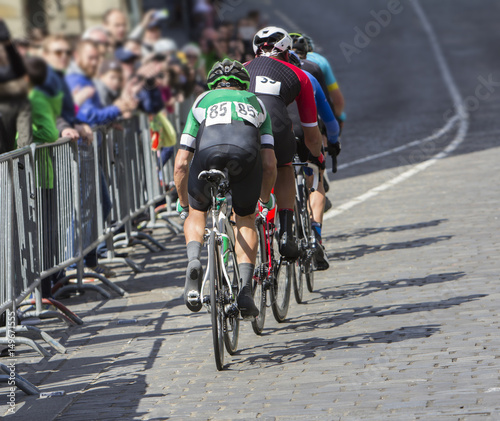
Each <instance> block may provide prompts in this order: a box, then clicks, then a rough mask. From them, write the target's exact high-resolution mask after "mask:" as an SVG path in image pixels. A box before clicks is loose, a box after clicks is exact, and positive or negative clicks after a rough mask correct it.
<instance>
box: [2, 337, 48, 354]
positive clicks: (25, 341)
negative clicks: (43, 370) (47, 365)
mask: <svg viewBox="0 0 500 421" xmlns="http://www.w3.org/2000/svg"><path fill="white" fill-rule="evenodd" d="M10 341H12V339H10ZM8 343H9V340H7V339H6V338H0V344H3V345H6V344H8ZM14 343H15V344H16V345H21V344H23V345H28V346H29V347H31V348H33V349H34V350H35V351H37V352H38V353H39V354H40V355H41V356H42V357H51V354H50V352H48V351H47V350H46V349H45V348H43V347H41V346H40V345H38V344H37V343H36V342H35V341H34V340H33V339H29V338H23V337H22V336H16V338H15V339H14Z"/></svg>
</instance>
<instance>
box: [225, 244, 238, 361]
mask: <svg viewBox="0 0 500 421" xmlns="http://www.w3.org/2000/svg"><path fill="white" fill-rule="evenodd" d="M228 254H229V256H228V259H227V263H225V265H226V272H227V275H228V277H229V281H230V282H231V285H232V287H233V294H236V291H238V290H239V285H238V284H239V279H238V278H237V271H236V269H235V267H234V266H235V265H236V259H235V257H234V250H231V251H229V252H228ZM223 285H224V288H223V291H224V297H227V298H228V300H227V303H235V302H236V295H235V296H230V291H229V288H228V286H227V285H226V283H225V282H224V283H223ZM227 303H226V304H227ZM238 316H239V314H238V313H236V314H235V315H228V314H225V315H224V345H225V346H226V351H227V352H228V354H229V355H234V354H235V353H236V351H237V349H238V337H239V333H240V319H239V317H238Z"/></svg>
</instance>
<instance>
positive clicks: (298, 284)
mask: <svg viewBox="0 0 500 421" xmlns="http://www.w3.org/2000/svg"><path fill="white" fill-rule="evenodd" d="M298 206H299V203H298V201H296V203H295V210H294V217H295V224H294V226H293V230H294V236H295V238H296V239H297V241H298V242H299V244H303V241H302V238H301V237H302V235H301V227H300V218H299V212H298ZM301 261H302V259H301V258H299V259H297V260H296V262H295V263H294V264H293V265H292V267H293V273H292V281H293V282H292V283H293V295H294V297H295V301H296V302H297V304H301V303H302V300H303V297H304V278H303V277H302V276H300V271H301V267H302V263H301ZM297 272H299V275H298V276H297Z"/></svg>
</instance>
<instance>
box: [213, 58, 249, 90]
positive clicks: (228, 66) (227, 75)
mask: <svg viewBox="0 0 500 421" xmlns="http://www.w3.org/2000/svg"><path fill="white" fill-rule="evenodd" d="M223 80H225V81H227V82H229V83H230V84H231V83H235V85H236V86H238V87H239V88H241V89H248V88H249V86H250V75H249V74H248V71H247V69H245V66H243V64H241V63H240V62H239V61H236V60H230V59H228V58H226V59H224V60H222V61H218V62H217V63H215V64H214V66H213V67H212V69H211V70H210V72H208V76H207V85H208V88H209V89H215V88H216V87H217V84H218V83H219V82H220V81H223ZM235 85H233V86H235Z"/></svg>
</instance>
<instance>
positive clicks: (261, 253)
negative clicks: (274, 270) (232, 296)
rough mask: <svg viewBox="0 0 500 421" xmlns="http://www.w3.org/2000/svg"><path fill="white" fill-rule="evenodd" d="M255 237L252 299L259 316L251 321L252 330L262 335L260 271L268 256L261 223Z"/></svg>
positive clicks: (263, 307)
mask: <svg viewBox="0 0 500 421" xmlns="http://www.w3.org/2000/svg"><path fill="white" fill-rule="evenodd" d="M257 235H258V241H259V243H258V250H257V260H256V262H255V270H256V276H254V279H253V285H252V286H253V288H252V292H253V299H254V302H255V305H256V306H257V308H258V309H259V315H258V316H257V317H256V318H255V319H254V320H252V329H253V331H254V333H255V334H256V335H262V331H263V330H264V323H265V321H266V309H267V303H266V301H267V300H266V295H267V294H266V290H265V288H264V285H263V284H262V282H260V281H262V280H261V279H260V271H261V270H267V267H268V261H269V259H268V254H267V247H266V237H265V232H264V225H263V223H262V222H258V223H257Z"/></svg>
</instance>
